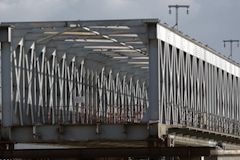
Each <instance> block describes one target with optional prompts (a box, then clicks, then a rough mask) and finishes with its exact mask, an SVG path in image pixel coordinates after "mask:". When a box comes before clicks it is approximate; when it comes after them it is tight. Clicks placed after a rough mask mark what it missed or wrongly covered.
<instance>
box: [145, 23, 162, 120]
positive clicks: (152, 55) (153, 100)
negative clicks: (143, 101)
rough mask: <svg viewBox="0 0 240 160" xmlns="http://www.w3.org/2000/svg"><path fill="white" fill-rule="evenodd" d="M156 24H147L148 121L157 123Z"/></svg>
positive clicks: (157, 71) (158, 67) (157, 58)
mask: <svg viewBox="0 0 240 160" xmlns="http://www.w3.org/2000/svg"><path fill="white" fill-rule="evenodd" d="M156 30H157V29H156V23H150V24H148V33H149V37H148V39H149V40H148V42H149V48H148V52H149V121H150V122H156V123H158V122H159V107H160V106H159V99H160V95H159V86H160V85H159V83H160V73H159V70H160V62H159V61H160V58H159V56H160V55H159V52H158V39H157V33H156Z"/></svg>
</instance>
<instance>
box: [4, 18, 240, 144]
mask: <svg viewBox="0 0 240 160" xmlns="http://www.w3.org/2000/svg"><path fill="white" fill-rule="evenodd" d="M0 42H1V116H2V117H1V139H2V140H4V141H11V142H16V143H52V144H53V143H54V144H55V143H57V144H69V143H70V144H73V143H77V145H81V146H82V145H83V146H104V145H107V146H121V147H124V146H128V147H129V146H135V147H136V146H141V147H145V146H148V145H149V144H151V141H152V139H155V140H156V141H158V140H162V139H163V137H164V136H165V135H173V137H174V139H175V144H176V145H184V144H185V145H198V146H199V145H200V146H209V140H212V141H215V142H217V141H223V142H226V143H229V144H230V143H234V144H238V143H239V142H240V141H239V136H240V123H239V120H240V108H239V106H240V66H239V64H237V63H236V62H234V61H231V60H230V59H228V58H226V57H224V56H222V55H221V54H219V53H217V52H216V51H214V50H213V49H211V48H208V47H207V46H205V45H203V44H201V43H200V42H197V41H196V40H194V39H191V38H190V37H188V36H186V35H183V34H182V33H180V32H178V31H175V30H174V29H172V28H170V27H168V26H166V25H165V24H161V23H160V22H159V20H157V19H137V20H103V21H56V22H16V23H15V22H13V23H2V24H1V26H0ZM184 135H187V137H185V136H184ZM191 137H194V138H193V140H191ZM201 138H202V139H201ZM206 138H207V141H206ZM204 139H205V140H204Z"/></svg>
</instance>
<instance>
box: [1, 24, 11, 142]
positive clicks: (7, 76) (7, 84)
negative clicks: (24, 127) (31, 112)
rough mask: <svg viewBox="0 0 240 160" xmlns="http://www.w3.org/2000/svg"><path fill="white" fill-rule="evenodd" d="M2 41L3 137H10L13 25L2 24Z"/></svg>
mask: <svg viewBox="0 0 240 160" xmlns="http://www.w3.org/2000/svg"><path fill="white" fill-rule="evenodd" d="M0 42H1V87H2V88H1V89H2V90H1V96H2V104H1V107H2V113H1V114H2V124H1V125H2V127H1V138H4V139H6V140H8V139H10V126H12V102H11V90H12V89H11V87H12V85H11V52H12V51H11V27H10V26H0Z"/></svg>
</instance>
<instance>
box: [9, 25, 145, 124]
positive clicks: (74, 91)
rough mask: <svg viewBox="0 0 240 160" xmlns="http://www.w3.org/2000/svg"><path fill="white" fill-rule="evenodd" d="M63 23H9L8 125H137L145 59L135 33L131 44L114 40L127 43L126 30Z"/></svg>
mask: <svg viewBox="0 0 240 160" xmlns="http://www.w3.org/2000/svg"><path fill="white" fill-rule="evenodd" d="M62 24H63V26H57V25H58V23H57V24H53V25H52V26H51V25H50V26H48V24H41V23H40V24H36V26H34V24H32V25H30V26H29V25H28V23H26V24H25V25H26V26H25V25H23V26H22V24H21V23H20V24H14V27H15V28H14V29H13V37H14V38H13V39H14V41H15V42H16V43H15V44H14V43H13V44H14V45H13V48H12V49H13V51H12V55H11V58H12V82H11V83H12V100H13V104H12V105H13V109H14V115H15V116H13V117H14V118H13V125H21V126H24V125H34V124H92V123H96V122H101V123H110V124H111V123H126V122H134V123H136V122H140V121H141V119H142V117H143V114H144V112H145V111H146V109H147V107H148V98H147V97H148V95H147V83H146V81H147V78H143V77H147V76H144V74H146V73H147V64H148V57H147V56H146V55H145V50H146V49H145V48H146V47H145V45H144V44H143V42H141V41H140V40H139V39H140V38H139V37H138V35H137V34H134V36H133V37H134V38H135V41H136V42H137V41H140V42H139V43H136V46H135V45H134V43H133V42H132V41H130V42H129V43H133V44H127V42H126V40H125V41H124V42H123V41H122V40H121V38H119V39H120V40H121V41H119V40H117V39H118V38H116V39H115V38H113V37H121V36H123V37H124V38H123V39H127V38H128V37H130V39H131V35H130V33H128V32H129V31H132V30H131V28H130V27H129V26H117V25H116V26H115V25H114V26H102V25H99V26H92V25H90V24H89V26H88V27H87V26H83V25H81V24H80V23H78V22H77V23H76V22H75V23H71V22H69V24H65V23H64V22H62ZM65 25H67V26H65ZM28 27H29V28H28ZM136 28H139V27H138V26H136ZM118 30H119V31H118ZM135 30H136V29H135ZM139 30H140V31H141V30H143V31H144V26H143V27H142V28H140V29H139ZM99 31H101V32H99ZM136 31H137V30H136ZM115 32H116V33H115ZM132 32H133V31H132ZM107 33H108V34H107ZM109 33H111V34H115V35H109ZM121 33H122V34H121ZM127 34H129V35H127ZM131 34H132V35H133V33H131ZM139 34H140V33H139ZM33 37H34V38H33ZM139 44H140V45H139ZM110 58H112V60H110ZM115 59H116V60H115ZM121 63H123V64H124V66H122V64H121ZM112 66H113V67H112ZM121 66H122V67H121ZM137 70H138V71H137ZM139 70H140V71H139ZM131 72H132V73H131ZM138 75H139V77H141V79H140V78H139V77H138Z"/></svg>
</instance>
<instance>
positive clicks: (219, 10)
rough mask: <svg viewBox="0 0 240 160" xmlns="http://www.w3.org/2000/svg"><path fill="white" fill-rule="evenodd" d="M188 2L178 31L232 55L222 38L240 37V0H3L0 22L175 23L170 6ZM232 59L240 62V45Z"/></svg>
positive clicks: (180, 14)
mask: <svg viewBox="0 0 240 160" xmlns="http://www.w3.org/2000/svg"><path fill="white" fill-rule="evenodd" d="M170 4H188V5H190V14H189V15H186V10H185V9H181V10H180V12H179V16H180V17H179V19H180V21H179V30H181V31H182V32H183V33H185V34H188V35H189V36H191V37H192V38H194V39H196V40H198V41H201V42H203V43H204V44H208V46H210V47H211V48H213V49H215V50H217V51H218V52H221V53H222V54H224V55H226V56H228V55H229V44H227V48H224V47H223V42H222V41H223V39H240V0H0V21H1V22H10V21H46V20H88V19H128V18H159V19H160V20H161V22H163V23H168V24H169V25H171V26H173V25H174V23H175V12H174V10H172V14H171V15H169V14H168V5H170ZM233 58H234V59H235V60H236V61H238V62H240V48H237V47H236V45H234V48H233Z"/></svg>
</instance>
